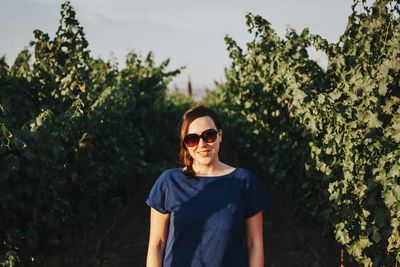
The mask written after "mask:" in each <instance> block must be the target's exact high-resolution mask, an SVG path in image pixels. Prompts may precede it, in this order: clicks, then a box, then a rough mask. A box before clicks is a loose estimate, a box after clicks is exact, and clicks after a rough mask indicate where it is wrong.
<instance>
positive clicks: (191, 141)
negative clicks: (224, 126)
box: [183, 129, 218, 147]
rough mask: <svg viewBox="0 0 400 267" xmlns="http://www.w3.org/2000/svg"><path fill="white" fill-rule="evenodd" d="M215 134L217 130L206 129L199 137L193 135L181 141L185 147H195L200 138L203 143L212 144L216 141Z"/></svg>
mask: <svg viewBox="0 0 400 267" xmlns="http://www.w3.org/2000/svg"><path fill="white" fill-rule="evenodd" d="M217 134H218V132H217V130H215V129H208V130H205V131H204V132H202V133H201V135H198V134H194V133H192V134H188V135H186V136H185V138H184V139H183V142H184V143H185V145H186V146H187V147H195V146H197V145H198V144H199V141H200V138H201V139H203V141H204V142H206V143H213V142H215V140H217Z"/></svg>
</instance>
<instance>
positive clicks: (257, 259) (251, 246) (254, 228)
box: [246, 211, 264, 267]
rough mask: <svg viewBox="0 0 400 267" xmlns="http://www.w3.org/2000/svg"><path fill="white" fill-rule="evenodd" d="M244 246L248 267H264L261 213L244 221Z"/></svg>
mask: <svg viewBox="0 0 400 267" xmlns="http://www.w3.org/2000/svg"><path fill="white" fill-rule="evenodd" d="M246 244H247V249H248V252H249V267H264V242H263V213H262V211H259V212H258V213H257V214H255V215H254V216H252V217H250V218H248V219H247V220H246Z"/></svg>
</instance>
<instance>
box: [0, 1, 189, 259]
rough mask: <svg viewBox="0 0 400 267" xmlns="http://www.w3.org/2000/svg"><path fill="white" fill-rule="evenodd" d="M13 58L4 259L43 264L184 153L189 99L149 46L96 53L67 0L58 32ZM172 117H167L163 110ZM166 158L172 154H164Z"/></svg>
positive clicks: (3, 123) (0, 75)
mask: <svg viewBox="0 0 400 267" xmlns="http://www.w3.org/2000/svg"><path fill="white" fill-rule="evenodd" d="M34 35H35V40H34V41H33V42H31V47H32V48H33V51H34V57H33V58H32V56H31V54H30V52H29V50H28V49H25V50H23V51H22V52H21V53H20V54H19V55H18V57H17V59H16V60H15V62H14V64H13V66H11V67H9V66H8V65H7V64H6V63H5V60H4V58H1V59H0V130H1V132H0V203H1V205H0V214H1V220H0V229H1V231H0V243H1V245H0V261H1V262H0V264H2V265H3V266H13V265H23V266H30V265H31V264H32V261H34V262H36V263H37V264H39V265H40V263H41V262H42V260H43V258H44V256H45V255H47V254H49V253H56V252H59V251H60V250H61V249H63V248H65V247H66V246H67V245H68V244H69V242H70V241H71V238H72V237H73V236H76V235H81V234H83V233H84V232H86V231H89V230H90V229H91V227H92V226H94V225H97V224H99V222H104V221H106V220H109V219H110V218H112V216H114V215H115V214H116V212H117V211H118V210H119V209H120V208H121V207H122V206H123V205H124V204H125V201H126V198H127V196H128V194H129V193H130V192H131V191H132V190H133V187H134V186H138V185H139V184H140V183H141V182H143V181H144V180H145V179H147V178H149V177H152V176H154V175H155V174H156V173H159V171H160V168H164V167H165V166H166V164H167V163H168V164H171V158H172V159H173V158H177V155H176V154H177V152H173V153H172V152H171V151H177V148H176V147H175V144H177V142H176V138H177V133H178V131H177V129H175V128H173V127H171V123H172V124H173V125H178V123H177V122H178V121H179V119H180V116H181V114H182V112H183V110H184V109H186V108H187V107H188V105H190V102H181V103H175V102H174V101H175V98H173V97H170V96H168V95H167V93H166V91H167V84H168V83H169V82H170V81H171V79H172V77H173V76H175V75H177V74H178V73H179V70H173V71H166V68H167V67H168V63H169V60H165V61H163V62H162V63H161V64H159V65H156V64H155V62H154V57H153V55H152V53H149V54H148V55H147V56H146V57H144V58H143V57H142V56H140V55H138V54H135V53H129V54H128V55H127V57H126V67H125V68H123V69H121V70H119V69H118V68H117V66H116V65H115V64H112V63H111V62H105V61H103V60H102V59H93V58H91V56H90V54H89V50H88V42H87V41H86V39H85V35H84V32H83V29H82V27H81V26H79V22H78V21H77V20H76V18H75V11H74V10H73V8H72V6H71V5H70V3H69V2H64V3H63V4H62V7H61V19H60V26H59V28H58V30H57V32H56V35H55V37H54V39H50V38H49V35H48V34H46V33H43V32H41V31H39V30H36V31H34ZM166 118H168V119H166ZM166 159H167V160H166Z"/></svg>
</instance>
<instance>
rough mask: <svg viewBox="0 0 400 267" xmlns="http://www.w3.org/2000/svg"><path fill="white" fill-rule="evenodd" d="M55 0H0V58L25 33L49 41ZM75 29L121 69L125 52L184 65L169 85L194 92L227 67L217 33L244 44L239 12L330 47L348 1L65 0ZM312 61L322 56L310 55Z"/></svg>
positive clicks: (25, 40)
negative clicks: (312, 37)
mask: <svg viewBox="0 0 400 267" xmlns="http://www.w3.org/2000/svg"><path fill="white" fill-rule="evenodd" d="M62 2H63V1H62V0H0V56H2V55H5V56H6V59H7V62H8V63H9V64H12V62H13V61H14V59H15V56H16V55H17V54H18V53H19V52H20V51H21V50H22V49H23V48H24V47H25V46H27V45H28V44H29V42H30V41H31V40H33V30H35V29H40V30H42V31H43V32H46V33H48V34H49V35H50V36H51V37H53V36H54V34H55V32H56V30H57V27H58V23H59V18H60V8H61V3H62ZM71 3H72V6H73V7H74V8H75V11H76V12H77V19H78V20H79V22H80V25H81V26H83V28H84V32H85V34H86V38H87V40H88V42H89V48H90V50H91V55H92V56H93V57H95V58H97V57H101V58H103V59H105V60H108V59H111V58H114V59H115V60H116V61H117V62H118V64H119V66H120V67H123V66H124V61H125V56H126V54H127V53H128V52H129V51H134V52H138V53H140V54H142V55H143V56H144V55H146V54H147V53H148V52H149V51H152V52H153V53H154V56H155V60H156V62H158V63H159V62H161V61H163V60H165V59H167V58H169V59H170V65H169V66H170V67H169V69H170V70H172V69H176V68H179V67H183V66H185V69H184V71H182V73H181V74H180V75H179V76H178V77H176V78H175V79H174V80H173V81H172V83H171V85H170V87H171V88H172V87H180V88H186V86H187V82H188V79H189V77H190V80H191V83H192V86H193V88H194V90H195V92H197V94H201V92H202V91H203V89H204V88H209V89H212V88H213V87H214V81H217V82H223V81H224V68H226V67H229V66H230V60H229V56H228V52H227V49H226V48H227V46H226V44H225V42H224V36H225V35H226V34H228V35H230V36H231V37H232V38H233V39H234V40H235V41H236V42H237V43H238V44H239V45H240V46H241V47H243V48H245V45H246V42H249V41H251V40H252V36H251V35H250V34H249V33H248V32H247V27H246V24H245V15H246V13H248V12H251V13H252V14H254V15H261V16H262V17H263V18H264V19H266V20H268V21H269V22H270V23H271V24H272V27H273V28H274V29H275V31H276V32H277V33H278V34H279V35H280V36H281V37H284V34H285V32H286V29H287V27H288V26H290V27H293V28H295V29H296V31H298V32H300V31H301V30H302V29H303V28H305V27H307V28H309V29H310V32H311V33H313V34H319V35H321V36H322V37H324V38H326V39H327V40H328V41H330V42H337V41H338V40H339V37H340V35H341V34H342V33H343V32H344V29H345V27H346V24H347V19H348V16H349V15H350V13H351V4H352V1H351V0H335V1H332V0H297V1H296V0H246V1H243V0H201V1H200V0H71ZM313 57H315V59H316V60H317V61H323V60H324V59H323V56H322V55H321V54H318V53H314V55H313Z"/></svg>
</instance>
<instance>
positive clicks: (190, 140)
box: [185, 134, 200, 147]
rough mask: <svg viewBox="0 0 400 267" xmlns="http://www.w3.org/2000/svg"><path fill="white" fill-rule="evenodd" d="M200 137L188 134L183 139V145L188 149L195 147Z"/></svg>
mask: <svg viewBox="0 0 400 267" xmlns="http://www.w3.org/2000/svg"><path fill="white" fill-rule="evenodd" d="M199 140H200V137H199V136H198V135H196V134H189V135H187V136H186V137H185V144H186V146H188V147H194V146H197V144H198V143H199Z"/></svg>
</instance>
